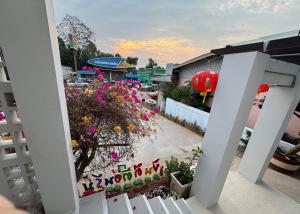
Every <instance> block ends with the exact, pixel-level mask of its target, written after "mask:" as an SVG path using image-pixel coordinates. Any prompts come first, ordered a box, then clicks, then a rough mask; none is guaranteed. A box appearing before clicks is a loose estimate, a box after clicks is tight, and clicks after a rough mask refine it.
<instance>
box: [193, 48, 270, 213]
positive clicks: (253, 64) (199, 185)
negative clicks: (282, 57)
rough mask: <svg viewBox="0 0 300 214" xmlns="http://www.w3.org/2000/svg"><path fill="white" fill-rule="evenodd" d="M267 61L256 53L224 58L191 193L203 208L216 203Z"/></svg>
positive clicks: (260, 54)
mask: <svg viewBox="0 0 300 214" xmlns="http://www.w3.org/2000/svg"><path fill="white" fill-rule="evenodd" d="M268 59H269V56H268V55H266V54H262V53H259V52H248V53H239V54H231V55H225V56H224V60H223V63H222V67H221V70H220V77H219V81H218V86H217V90H216V93H215V96H214V102H213V105H212V109H211V112H210V117H209V121H208V126H207V131H206V133H205V137H204V142H203V147H202V149H203V152H204V154H203V157H202V158H201V159H200V160H199V162H198V165H197V168H196V175H195V178H194V182H193V186H192V192H191V194H192V195H195V196H196V197H197V198H198V199H199V201H200V202H201V204H202V205H203V206H204V207H206V208H207V207H211V206H213V205H215V204H216V203H217V202H218V200H219V197H220V194H221V191H222V189H223V185H224V183H225V180H226V177H227V174H228V171H229V169H230V165H231V162H232V160H233V158H234V155H235V152H236V149H237V146H238V143H239V139H240V137H241V135H242V132H243V129H244V126H245V123H246V120H247V118H248V115H249V112H250V109H251V107H252V103H253V100H254V97H255V93H256V89H257V87H258V85H259V83H260V81H261V80H262V78H263V75H264V72H265V68H266V64H267V62H268Z"/></svg>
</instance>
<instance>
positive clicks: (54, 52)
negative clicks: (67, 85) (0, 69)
mask: <svg viewBox="0 0 300 214" xmlns="http://www.w3.org/2000/svg"><path fill="white" fill-rule="evenodd" d="M0 29H1V33H0V43H1V46H2V49H3V53H4V56H5V61H6V65H7V68H8V73H9V76H10V79H11V82H12V88H13V92H14V95H15V99H16V102H17V106H18V111H19V112H20V114H21V119H22V124H23V128H24V131H25V135H26V140H27V142H28V147H29V151H30V155H31V158H32V162H33V166H34V169H35V175H36V178H37V182H38V185H39V188H40V192H41V196H42V201H43V204H44V207H45V210H46V213H78V193H77V187H76V176H75V170H74V164H73V155H72V149H71V145H70V141H71V139H70V131H69V121H68V114H67V108H66V100H65V95H64V88H63V79H62V71H61V64H60V58H59V50H58V42H57V34H56V24H55V20H54V15H53V5H52V1H51V0H26V1H18V0H9V1H1V3H0Z"/></svg>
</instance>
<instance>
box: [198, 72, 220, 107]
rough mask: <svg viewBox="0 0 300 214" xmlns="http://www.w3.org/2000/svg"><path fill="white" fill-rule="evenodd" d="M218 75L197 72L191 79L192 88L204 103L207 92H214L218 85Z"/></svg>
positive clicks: (215, 73)
mask: <svg viewBox="0 0 300 214" xmlns="http://www.w3.org/2000/svg"><path fill="white" fill-rule="evenodd" d="M218 78H219V73H217V72H214V71H209V70H204V71H199V72H198V73H196V74H195V75H194V76H193V77H192V87H193V88H194V89H196V90H197V91H200V95H201V96H203V97H204V98H203V101H202V103H204V102H205V98H206V95H207V92H211V91H215V90H216V87H217V83H218Z"/></svg>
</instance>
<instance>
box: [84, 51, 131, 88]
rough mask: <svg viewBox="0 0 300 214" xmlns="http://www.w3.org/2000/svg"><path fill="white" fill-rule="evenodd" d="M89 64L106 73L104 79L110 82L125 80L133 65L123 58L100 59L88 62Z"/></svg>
mask: <svg viewBox="0 0 300 214" xmlns="http://www.w3.org/2000/svg"><path fill="white" fill-rule="evenodd" d="M88 64H90V65H94V66H97V67H99V68H100V70H101V71H102V72H104V78H105V79H107V80H108V81H110V82H114V81H120V80H123V79H125V73H126V72H127V71H128V69H130V68H132V65H130V64H128V63H127V62H126V60H125V59H123V58H121V57H99V58H93V59H90V60H88Z"/></svg>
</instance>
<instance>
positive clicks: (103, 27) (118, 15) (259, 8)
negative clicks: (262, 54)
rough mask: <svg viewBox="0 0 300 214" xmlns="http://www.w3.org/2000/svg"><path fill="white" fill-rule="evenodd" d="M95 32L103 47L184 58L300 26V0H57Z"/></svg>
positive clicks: (60, 10) (61, 9)
mask: <svg viewBox="0 0 300 214" xmlns="http://www.w3.org/2000/svg"><path fill="white" fill-rule="evenodd" d="M54 11H55V18H56V22H57V24H59V23H60V22H61V20H62V19H63V17H64V16H65V15H66V14H67V13H68V14H70V15H76V16H78V17H79V18H80V19H81V20H83V21H84V22H85V23H86V24H87V25H88V26H89V27H90V28H91V29H92V30H93V31H94V32H95V33H96V45H97V47H98V49H99V50H100V51H102V52H109V53H119V54H121V56H122V57H127V56H134V57H135V56H136V57H138V58H139V64H138V67H141V66H144V65H145V64H146V62H147V59H148V58H150V57H151V58H153V59H154V60H155V61H157V62H158V64H159V65H161V66H165V64H166V63H182V62H184V61H186V60H189V59H191V58H194V57H197V56H199V55H201V54H204V53H207V52H209V51H210V50H211V49H213V48H221V47H224V46H225V45H228V44H232V43H236V42H241V41H245V40H249V39H255V38H257V37H260V36H266V35H271V34H275V33H280V32H285V31H291V30H296V29H298V30H300V22H299V20H300V13H299V11H300V0H54Z"/></svg>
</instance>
